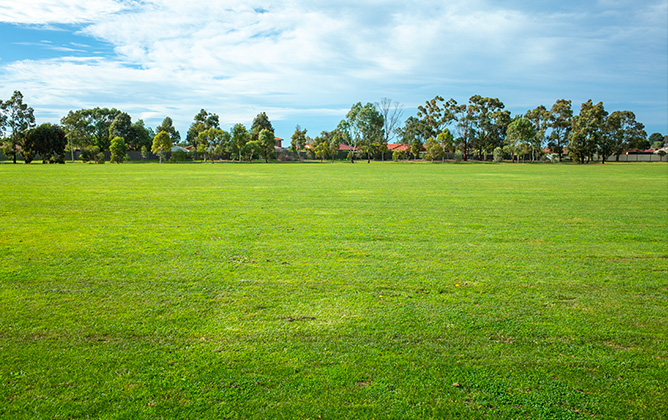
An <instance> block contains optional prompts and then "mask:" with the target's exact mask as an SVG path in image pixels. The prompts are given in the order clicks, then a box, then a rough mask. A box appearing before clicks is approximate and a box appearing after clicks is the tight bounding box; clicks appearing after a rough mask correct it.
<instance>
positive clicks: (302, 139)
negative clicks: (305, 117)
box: [290, 126, 307, 160]
mask: <svg viewBox="0 0 668 420" xmlns="http://www.w3.org/2000/svg"><path fill="white" fill-rule="evenodd" d="M306 131H307V130H306V129H303V130H302V128H301V127H300V126H296V127H295V132H294V133H293V134H292V142H291V143H290V150H292V151H293V152H296V153H297V157H299V160H301V159H302V157H301V155H300V154H299V152H301V151H302V150H304V148H305V147H306Z"/></svg>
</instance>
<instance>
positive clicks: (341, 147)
mask: <svg viewBox="0 0 668 420" xmlns="http://www.w3.org/2000/svg"><path fill="white" fill-rule="evenodd" d="M305 148H306V149H310V148H311V143H308V144H307V145H306V146H305ZM352 150H353V148H352V146H348V145H347V144H344V143H339V152H351V151H352Z"/></svg>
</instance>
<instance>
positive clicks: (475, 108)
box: [469, 95, 510, 158]
mask: <svg viewBox="0 0 668 420" xmlns="http://www.w3.org/2000/svg"><path fill="white" fill-rule="evenodd" d="M469 103H470V105H471V107H472V114H471V121H472V125H471V129H472V133H473V137H472V143H473V147H474V148H475V149H477V150H478V156H479V157H480V158H482V156H483V152H491V151H492V150H493V149H494V148H495V147H498V146H503V140H504V137H505V133H506V128H507V127H508V124H510V112H509V111H504V110H503V108H505V105H504V104H503V102H501V101H500V100H499V99H498V98H483V97H482V96H480V95H475V96H472V97H471V98H470V99H469Z"/></svg>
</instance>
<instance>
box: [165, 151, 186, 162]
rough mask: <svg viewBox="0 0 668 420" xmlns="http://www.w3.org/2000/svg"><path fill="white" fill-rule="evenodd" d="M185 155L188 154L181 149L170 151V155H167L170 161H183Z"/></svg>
mask: <svg viewBox="0 0 668 420" xmlns="http://www.w3.org/2000/svg"><path fill="white" fill-rule="evenodd" d="M187 157H188V154H187V153H186V152H184V151H183V150H177V151H175V152H172V156H170V157H169V161H170V162H172V163H175V162H185V161H186V158H187Z"/></svg>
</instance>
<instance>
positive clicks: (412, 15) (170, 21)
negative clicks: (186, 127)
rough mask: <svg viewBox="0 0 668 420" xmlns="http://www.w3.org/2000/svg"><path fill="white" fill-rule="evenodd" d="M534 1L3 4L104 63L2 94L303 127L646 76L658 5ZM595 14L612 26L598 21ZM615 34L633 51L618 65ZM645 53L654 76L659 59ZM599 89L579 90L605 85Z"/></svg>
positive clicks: (46, 72)
mask: <svg viewBox="0 0 668 420" xmlns="http://www.w3.org/2000/svg"><path fill="white" fill-rule="evenodd" d="M1 1H3V0H0V2H1ZM539 3H540V2H539ZM539 3H536V4H539ZM543 3H544V4H543ZM543 3H540V4H541V7H540V8H539V7H538V6H536V5H534V6H533V7H534V8H533V9H531V10H529V9H528V8H526V7H524V6H523V4H524V3H523V2H516V5H515V6H514V7H511V6H509V4H512V3H505V4H507V5H506V6H504V5H500V4H498V3H495V2H490V1H486V0H470V1H463V0H455V1H449V2H442V1H433V0H428V1H422V2H419V3H415V2H401V1H382V2H381V1H366V2H359V1H340V2H336V3H332V2H329V1H324V0H312V1H306V0H282V1H273V2H271V3H270V4H267V3H266V2H255V1H251V2H242V1H236V0H227V1H216V2H203V1H202V2H183V1H181V0H145V1H143V2H137V1H130V0H126V1H120V0H119V1H113V0H100V1H94V2H85V3H84V2H80V1H75V0H59V1H52V0H42V1H37V0H28V1H23V2H20V3H19V2H12V3H8V6H6V7H5V6H4V5H3V7H2V8H0V22H8V23H13V24H37V25H49V24H54V25H55V24H59V23H78V24H80V25H81V26H80V27H81V29H80V31H79V33H80V34H83V35H87V36H90V37H94V38H96V39H97V40H98V41H102V42H106V43H109V44H110V45H112V46H113V48H114V52H115V54H116V55H115V56H112V57H109V56H108V57H106V58H104V59H74V58H72V57H66V56H65V57H61V58H57V59H49V60H24V61H20V62H15V63H10V64H8V65H5V66H4V68H3V69H2V70H1V71H2V76H3V79H4V80H5V84H6V86H16V87H19V88H21V89H22V90H27V89H30V90H33V98H34V100H35V105H34V106H36V107H37V106H38V105H39V106H43V107H47V106H48V107H51V108H53V109H55V108H56V106H55V104H61V106H62V107H63V113H65V112H66V111H67V110H68V109H73V108H76V107H85V106H96V105H100V106H106V104H107V103H108V104H109V106H112V105H113V106H118V107H123V109H126V110H129V111H132V110H135V112H136V115H143V116H145V117H146V118H149V117H150V118H156V116H158V115H167V114H169V115H171V116H173V117H174V119H175V120H176V121H179V120H181V121H183V124H187V122H188V121H189V120H190V119H191V118H192V115H194V114H195V113H196V112H197V111H198V110H199V109H200V108H202V107H204V108H207V109H211V110H212V111H214V112H217V113H219V114H220V115H221V119H223V120H226V121H227V120H229V121H241V120H243V121H248V120H250V119H252V116H253V115H254V114H255V113H257V112H258V111H259V110H271V112H272V114H273V115H274V117H273V118H276V119H280V118H298V117H299V116H300V115H301V116H304V117H305V118H306V117H312V114H313V112H315V111H306V109H312V110H318V112H322V113H323V115H327V116H328V117H332V115H331V114H332V113H336V112H340V114H339V115H343V114H345V109H344V108H343V107H344V106H345V104H351V103H353V102H357V101H364V102H366V101H374V100H378V99H379V98H381V97H383V96H391V97H393V99H397V100H400V101H401V102H404V103H407V104H414V103H415V104H417V103H420V102H423V101H424V100H426V99H429V98H431V97H433V96H434V95H436V94H440V95H444V96H457V95H459V96H460V97H459V98H458V99H459V100H465V99H466V98H468V96H470V95H472V94H474V93H480V94H483V95H486V96H487V95H491V96H499V97H501V98H502V99H503V100H507V101H509V102H520V103H521V102H522V100H523V99H519V98H523V97H527V98H529V97H530V96H531V93H532V92H533V95H534V96H533V97H534V98H539V99H543V98H549V101H554V100H555V99H557V98H558V97H568V95H569V94H571V95H572V94H573V92H574V91H575V89H578V88H579V89H582V87H583V86H585V88H586V89H591V86H595V85H593V84H592V82H595V83H598V82H599V81H600V80H606V79H608V80H609V81H613V80H615V81H617V82H618V81H619V78H620V77H625V78H627V79H633V80H637V83H642V81H640V79H643V78H644V79H646V78H647V74H645V73H642V74H640V73H638V72H637V71H634V70H633V69H631V68H628V65H627V64H626V62H627V61H631V60H626V58H631V57H633V58H634V60H636V61H637V60H638V57H639V56H641V55H649V54H650V53H652V52H651V51H650V52H648V51H646V48H647V47H646V43H644V42H643V40H642V36H643V34H648V33H650V34H653V35H656V34H657V33H658V34H663V33H664V32H665V31H664V27H665V21H664V22H663V23H662V20H661V18H665V17H666V14H667V13H668V12H667V11H666V5H665V2H663V1H648V2H645V3H644V4H641V5H638V4H637V3H633V4H634V5H635V6H634V8H633V9H629V7H630V6H629V5H630V4H631V3H629V2H626V1H620V0H616V1H615V0H601V1H599V3H598V5H596V6H594V5H592V6H591V10H590V11H589V12H587V11H586V10H584V11H583V7H582V5H580V4H579V3H578V6H577V7H578V9H575V7H576V6H575V3H577V2H573V4H572V5H568V4H567V6H564V4H561V6H560V8H559V9H558V10H557V9H556V8H554V9H550V8H549V7H550V6H549V5H551V4H552V3H551V2H543ZM545 4H548V6H545ZM546 7H547V8H546ZM569 8H570V9H572V10H568V9H569ZM629 10H633V12H632V13H630V12H629ZM599 12H600V13H602V12H606V13H607V14H608V15H609V16H613V15H615V14H616V15H617V16H618V17H617V18H615V17H614V16H613V17H607V18H606V19H608V21H603V22H602V21H601V19H600V18H598V17H597V14H598V13H599ZM650 15H651V18H652V19H651V20H649V22H650V23H649V24H648V23H647V22H648V18H649V17H650ZM620 16H622V17H620ZM656 16H658V18H657V17H656ZM592 22H596V23H595V24H592ZM624 37H627V38H630V39H631V40H632V42H631V43H630V44H626V48H628V50H629V51H628V53H626V55H625V56H624V57H619V56H618V54H619V53H618V52H616V51H618V50H619V48H617V47H618V45H617V43H620V42H623V39H622V38H624ZM654 38H656V36H655V37H654ZM659 38H660V40H659V41H655V44H657V45H658V46H663V47H665V45H666V41H665V37H664V38H662V39H663V40H661V37H659ZM70 47H76V45H74V44H73V45H69V46H65V47H63V46H56V47H54V48H61V49H63V51H64V52H65V49H66V48H70ZM657 56H658V57H659V58H662V59H663V61H664V63H663V64H662V65H663V69H664V70H665V51H663V52H661V53H654V55H653V56H652V57H653V59H656V57H657ZM622 70H623V71H622ZM649 71H651V70H649ZM620 73H623V74H622V75H620ZM653 74H656V73H653ZM659 74H660V72H659ZM664 76H665V75H664ZM664 82H665V81H664ZM582 83H585V85H583V84H582ZM586 83H589V84H586ZM664 85H665V83H664ZM485 89H488V90H487V91H485ZM597 89H598V90H596V91H594V89H592V92H584V93H582V92H578V94H583V95H585V96H587V95H591V96H593V93H597V92H606V91H608V90H609V91H611V92H613V93H614V89H615V88H614V86H600V87H597ZM538 90H541V92H539V93H537V91H538ZM24 93H25V92H24ZM0 94H4V92H2V91H0ZM501 94H513V95H514V98H508V97H503V96H502V95H501ZM536 100H538V99H536ZM538 103H540V102H534V103H533V105H534V106H535V105H537V104H538ZM348 106H349V105H348ZM177 113H180V114H181V115H176V114H177ZM309 113H310V114H309ZM332 118H333V117H332ZM297 122H298V121H297ZM293 125H294V124H293ZM323 128H325V127H323ZM318 130H319V129H318Z"/></svg>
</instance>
